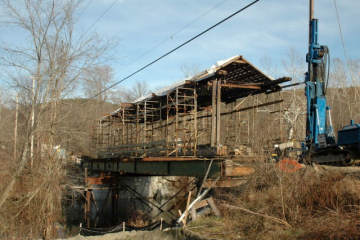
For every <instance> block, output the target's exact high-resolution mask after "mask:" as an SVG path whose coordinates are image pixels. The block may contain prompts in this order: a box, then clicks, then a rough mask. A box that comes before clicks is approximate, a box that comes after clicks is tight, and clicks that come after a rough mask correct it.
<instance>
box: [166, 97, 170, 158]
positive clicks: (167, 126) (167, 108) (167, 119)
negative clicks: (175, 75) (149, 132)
mask: <svg viewBox="0 0 360 240" xmlns="http://www.w3.org/2000/svg"><path fill="white" fill-rule="evenodd" d="M169 111H170V106H169V93H168V94H167V95H166V128H165V137H166V156H169Z"/></svg>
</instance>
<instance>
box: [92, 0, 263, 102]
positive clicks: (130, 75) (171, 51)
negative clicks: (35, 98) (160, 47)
mask: <svg viewBox="0 0 360 240" xmlns="http://www.w3.org/2000/svg"><path fill="white" fill-rule="evenodd" d="M259 1H260V0H255V1H253V2H251V3H249V4H248V5H246V6H245V7H243V8H241V9H239V10H237V11H236V12H234V13H232V14H230V15H229V16H227V17H226V18H224V19H222V20H221V21H219V22H217V23H215V24H214V25H212V26H211V27H209V28H207V29H205V30H204V31H202V32H200V33H199V34H197V35H195V36H194V37H192V38H190V39H189V40H187V41H185V42H184V43H182V44H180V45H179V46H177V47H175V48H173V49H172V50H170V51H168V52H166V53H165V54H163V55H161V56H160V57H158V58H156V59H155V60H153V61H151V62H150V63H148V64H146V65H145V66H143V67H141V68H139V69H138V70H136V71H135V72H133V73H131V74H129V75H127V76H126V77H124V78H122V79H121V80H119V81H117V82H115V83H113V84H111V85H110V86H109V87H106V88H105V89H103V90H101V91H100V92H98V93H97V94H95V95H94V96H92V97H90V98H95V97H97V96H99V95H100V94H102V93H104V92H106V91H108V90H109V89H111V88H113V87H115V86H116V85H118V84H120V83H122V82H124V81H125V80H127V79H129V78H131V77H132V76H134V75H135V74H137V73H139V72H141V71H143V70H144V69H146V68H148V67H149V66H151V65H153V64H154V63H156V62H158V61H160V60H161V59H163V58H164V57H166V56H168V55H170V54H171V53H173V52H175V51H176V50H178V49H179V48H181V47H183V46H185V45H187V44H188V43H190V42H192V41H193V40H195V39H197V38H198V37H200V36H202V35H204V34H205V33H207V32H209V31H210V30H212V29H213V28H215V27H217V26H219V25H220V24H222V23H224V22H225V21H227V20H229V19H230V18H232V17H234V16H235V15H237V14H239V13H241V12H242V11H244V10H246V9H247V8H249V7H251V6H252V5H254V4H255V3H257V2H259Z"/></svg>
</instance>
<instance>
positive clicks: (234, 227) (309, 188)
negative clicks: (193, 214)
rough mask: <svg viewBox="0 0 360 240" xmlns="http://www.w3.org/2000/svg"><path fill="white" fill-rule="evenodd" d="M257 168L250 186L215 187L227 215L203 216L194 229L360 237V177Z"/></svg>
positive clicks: (229, 234)
mask: <svg viewBox="0 0 360 240" xmlns="http://www.w3.org/2000/svg"><path fill="white" fill-rule="evenodd" d="M256 170H257V171H256V173H255V175H253V176H252V177H251V179H250V180H249V182H248V183H247V184H246V185H245V186H243V187H241V188H239V189H234V190H232V191H230V192H229V191H217V192H216V196H217V203H218V204H219V205H220V206H221V210H222V212H223V217H222V218H220V219H216V218H211V219H210V220H209V219H204V218H203V219H201V220H199V222H198V221H196V222H195V223H192V225H191V226H190V228H189V229H190V230H191V231H197V232H200V233H202V234H204V235H210V236H213V237H214V236H217V239H359V238H360V220H359V219H360V211H359V209H360V194H359V190H360V180H359V179H358V178H354V177H350V176H345V175H343V174H340V173H337V172H336V171H334V172H327V173H319V172H317V171H315V170H314V169H313V168H311V167H307V168H305V169H302V170H300V171H298V172H296V173H283V172H280V171H279V170H278V169H277V168H276V166H275V165H263V164H262V165H259V166H257V169H256ZM205 226H206V227H205ZM213 227H214V228H213ZM208 229H211V230H209V231H208ZM214 230H215V232H214ZM219 235H220V236H221V237H219Z"/></svg>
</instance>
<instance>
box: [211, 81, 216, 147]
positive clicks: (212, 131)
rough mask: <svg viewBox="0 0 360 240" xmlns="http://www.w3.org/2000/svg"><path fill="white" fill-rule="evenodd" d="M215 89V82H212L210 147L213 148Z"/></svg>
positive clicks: (214, 138)
mask: <svg viewBox="0 0 360 240" xmlns="http://www.w3.org/2000/svg"><path fill="white" fill-rule="evenodd" d="M216 87H217V80H213V81H212V93H211V106H212V108H211V147H215V141H216Z"/></svg>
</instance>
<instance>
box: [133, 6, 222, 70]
mask: <svg viewBox="0 0 360 240" xmlns="http://www.w3.org/2000/svg"><path fill="white" fill-rule="evenodd" d="M226 1H228V0H223V1H221V2H219V3H217V4H216V5H214V6H213V7H211V8H209V9H207V10H206V11H205V12H203V13H202V14H201V15H199V16H198V17H196V18H194V19H193V20H192V21H190V22H189V23H187V24H186V25H184V26H183V27H182V28H181V29H179V30H177V31H176V32H174V33H172V34H171V35H170V36H169V37H167V38H165V39H163V40H162V41H160V42H158V43H157V44H156V45H154V46H153V47H152V48H150V49H149V50H147V51H145V52H143V53H142V54H140V55H139V56H138V57H136V58H135V59H136V60H135V61H133V62H132V63H131V64H129V65H130V66H131V65H133V64H134V63H137V62H138V61H139V60H141V59H143V58H144V57H145V56H146V55H148V54H149V53H151V52H153V51H154V50H156V49H157V48H159V47H160V46H162V45H163V44H165V43H167V42H168V41H169V40H172V39H173V38H174V37H175V36H176V35H177V34H179V33H181V32H182V31H184V30H185V29H187V28H188V27H190V26H191V25H193V24H194V23H195V22H197V21H199V20H200V19H201V18H203V17H204V16H206V15H208V14H209V13H210V12H212V11H213V10H214V9H216V8H218V7H219V6H221V5H222V4H224V3H225V2H226Z"/></svg>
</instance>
